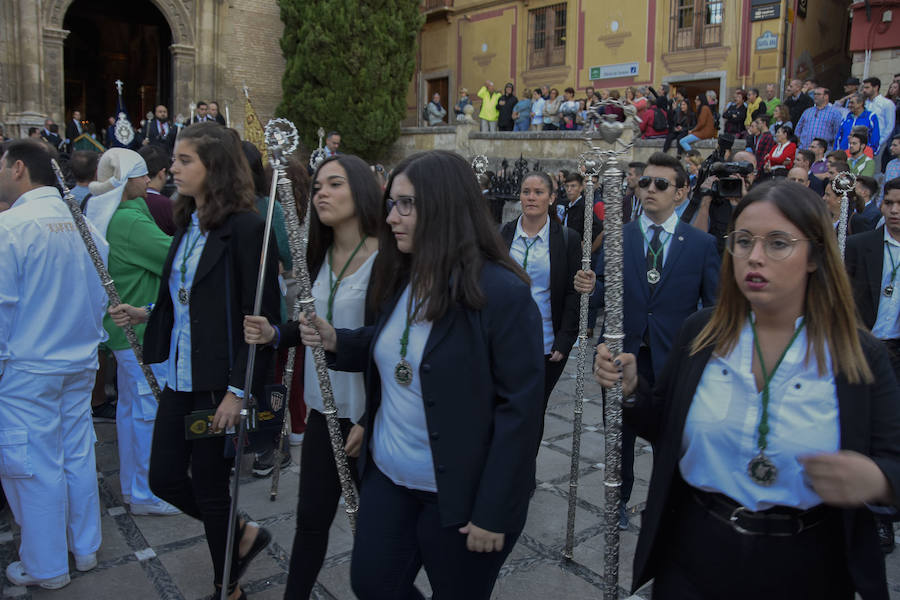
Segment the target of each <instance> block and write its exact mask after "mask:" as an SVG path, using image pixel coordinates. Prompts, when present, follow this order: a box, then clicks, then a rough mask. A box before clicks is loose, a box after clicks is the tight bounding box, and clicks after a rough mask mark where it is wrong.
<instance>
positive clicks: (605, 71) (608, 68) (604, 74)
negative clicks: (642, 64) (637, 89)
mask: <svg viewBox="0 0 900 600" xmlns="http://www.w3.org/2000/svg"><path fill="white" fill-rule="evenodd" d="M637 74H638V64H637V63H636V62H630V63H622V64H620V65H601V66H599V67H591V71H590V76H589V79H591V80H597V79H617V78H619V77H636V76H637Z"/></svg>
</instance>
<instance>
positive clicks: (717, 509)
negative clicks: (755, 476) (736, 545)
mask: <svg viewBox="0 0 900 600" xmlns="http://www.w3.org/2000/svg"><path fill="white" fill-rule="evenodd" d="M691 496H692V497H693V498H694V501H695V502H696V503H697V504H699V505H700V506H702V507H703V508H704V509H706V512H708V513H709V514H711V515H712V516H714V517H715V518H717V519H718V520H720V521H722V522H723V523H725V524H727V525H730V526H731V527H732V528H733V529H734V530H735V531H737V532H738V533H740V534H742V535H768V536H776V537H784V536H791V535H797V534H798V533H801V532H803V531H806V530H807V529H811V528H813V527H815V526H816V525H818V524H820V523H821V522H822V521H824V520H825V519H826V518H828V516H829V515H830V514H831V513H830V511H829V510H828V509H827V508H826V507H825V505H824V504H820V505H818V506H814V507H813V508H810V509H809V510H800V509H795V508H788V507H775V508H771V509H768V510H764V511H752V510H750V509H749V508H745V507H744V506H741V505H740V504H738V503H737V502H735V501H734V500H732V499H731V498H729V497H728V496H724V495H722V494H714V493H711V492H704V491H702V490H698V489H693V490H691Z"/></svg>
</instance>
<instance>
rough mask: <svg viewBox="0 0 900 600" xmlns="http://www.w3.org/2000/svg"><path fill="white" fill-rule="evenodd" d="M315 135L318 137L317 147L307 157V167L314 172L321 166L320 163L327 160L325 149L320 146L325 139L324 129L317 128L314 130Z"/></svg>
mask: <svg viewBox="0 0 900 600" xmlns="http://www.w3.org/2000/svg"><path fill="white" fill-rule="evenodd" d="M316 134H317V135H318V136H319V147H318V148H316V149H315V150H313V151H312V153H311V154H310V155H309V167H310V168H311V169H312V170H313V171H315V170H316V169H318V168H319V165H320V164H322V161H323V160H325V159H326V158H328V153H327V152H325V147H324V146H323V145H322V140H323V139H324V138H325V128H324V127H319V129H318V130H316Z"/></svg>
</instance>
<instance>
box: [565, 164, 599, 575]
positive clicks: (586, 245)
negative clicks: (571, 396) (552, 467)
mask: <svg viewBox="0 0 900 600" xmlns="http://www.w3.org/2000/svg"><path fill="white" fill-rule="evenodd" d="M586 175H587V182H586V183H585V186H584V235H582V236H581V270H582V271H588V270H590V268H591V245H592V244H593V239H594V238H593V229H594V202H593V198H594V179H593V177H592V176H591V175H592V173H590V172H588V173H587V174H586ZM589 301H590V294H581V304H580V305H579V308H580V309H581V312H580V313H579V315H580V318H579V321H578V370H577V371H576V374H575V415H574V418H573V422H574V427H573V431H572V465H571V470H570V472H569V512H568V517H567V518H566V545H565V551H564V552H563V555H564V556H565V557H566V558H567V559H570V560H571V559H572V556H573V554H572V549H573V548H574V546H575V505H576V502H577V500H578V470H579V463H580V460H581V424H582V418H583V414H584V371H585V368H586V366H587V360H588V354H587V347H588V335H587V330H588V328H589V324H588V303H589Z"/></svg>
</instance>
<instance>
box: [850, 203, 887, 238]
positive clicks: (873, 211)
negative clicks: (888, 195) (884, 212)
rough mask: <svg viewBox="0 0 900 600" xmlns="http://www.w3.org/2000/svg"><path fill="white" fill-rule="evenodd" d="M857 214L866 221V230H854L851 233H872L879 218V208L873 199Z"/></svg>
mask: <svg viewBox="0 0 900 600" xmlns="http://www.w3.org/2000/svg"><path fill="white" fill-rule="evenodd" d="M859 214H860V215H862V217H863V218H864V219H865V220H866V229H864V230H854V232H853V233H863V231H872V230H873V229H875V225H877V224H878V220H879V219H880V218H881V208H880V207H879V206H878V201H877V200H875V199H874V198H873V199H872V201H871V202H869V205H868V206H866V207H865V208H864V209H863V210H862V212H860V213H859Z"/></svg>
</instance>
